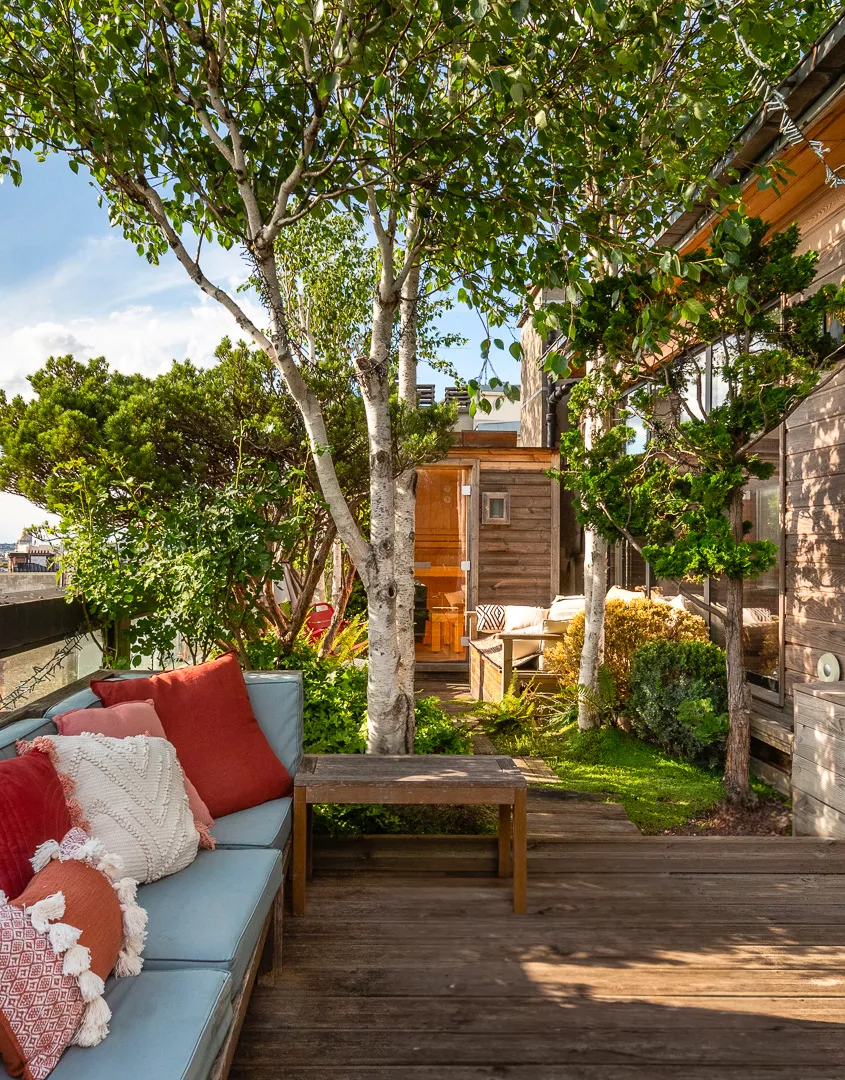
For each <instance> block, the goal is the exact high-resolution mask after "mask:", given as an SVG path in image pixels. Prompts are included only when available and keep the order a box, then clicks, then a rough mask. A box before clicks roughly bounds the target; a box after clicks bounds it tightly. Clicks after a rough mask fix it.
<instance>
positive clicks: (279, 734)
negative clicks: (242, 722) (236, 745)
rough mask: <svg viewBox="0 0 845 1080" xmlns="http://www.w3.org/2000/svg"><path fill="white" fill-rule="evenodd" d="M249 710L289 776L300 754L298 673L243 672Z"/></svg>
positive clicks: (300, 686) (300, 682)
mask: <svg viewBox="0 0 845 1080" xmlns="http://www.w3.org/2000/svg"><path fill="white" fill-rule="evenodd" d="M244 679H245V680H246V688H247V692H248V693H249V700H250V704H251V705H252V711H253V712H254V713H255V719H256V720H257V721H258V724H259V726H260V728H261V730H262V731H263V732H264V734H265V735H266V736H267V742H269V744H270V746H271V747H272V748H273V753H274V754H275V755H276V757H277V758H278V759H279V761H281V763H282V764H283V765H284V766H285V768H286V769H287V771H288V772H289V773H290V774H291V776H295V775H296V769H297V766H298V765H299V759H300V758H301V757H302V672H301V671H247V672H245V673H244Z"/></svg>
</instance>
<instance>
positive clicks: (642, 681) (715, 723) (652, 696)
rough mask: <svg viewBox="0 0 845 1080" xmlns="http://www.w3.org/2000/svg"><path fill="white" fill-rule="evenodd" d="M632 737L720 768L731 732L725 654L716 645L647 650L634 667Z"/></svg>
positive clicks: (659, 645)
mask: <svg viewBox="0 0 845 1080" xmlns="http://www.w3.org/2000/svg"><path fill="white" fill-rule="evenodd" d="M628 708H629V713H630V719H631V727H632V729H633V731H634V732H635V733H636V734H637V735H639V736H640V738H642V739H647V740H648V741H649V742H654V743H657V745H658V746H662V747H664V749H666V750H668V751H670V752H671V753H674V754H678V755H680V756H681V757H685V758H687V759H688V760H689V761H695V762H698V763H700V764H707V765H715V764H716V763H717V762H718V761H719V760H720V758H721V756H722V754H723V752H724V744H725V736H726V735H727V732H728V690H727V681H726V675H725V653H724V650H723V649H720V648H719V646H718V645H714V644H713V642H711V641H661V642H652V643H651V644H648V645H644V646H642V647H641V648H640V649H638V650H637V651H636V653H635V654H634V658H633V662H632V664H631V693H630V697H629V700H628Z"/></svg>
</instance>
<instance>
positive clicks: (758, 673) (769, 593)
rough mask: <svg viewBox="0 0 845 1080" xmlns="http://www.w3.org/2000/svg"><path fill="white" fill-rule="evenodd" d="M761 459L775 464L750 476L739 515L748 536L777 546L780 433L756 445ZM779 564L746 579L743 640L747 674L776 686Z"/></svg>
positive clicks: (755, 679) (778, 528) (778, 540)
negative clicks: (762, 474) (765, 474)
mask: <svg viewBox="0 0 845 1080" xmlns="http://www.w3.org/2000/svg"><path fill="white" fill-rule="evenodd" d="M754 449H755V451H756V453H757V454H758V455H759V456H760V458H762V460H763V461H767V462H770V463H771V464H772V465H773V466H774V472H773V473H772V475H771V476H770V477H769V478H768V479H767V480H752V481H751V483H750V484H749V485H748V487H747V488H746V489H745V501H744V504H743V510H742V515H743V517H744V518H745V519H746V520H747V521H750V522H751V524H752V527H751V532H750V533H749V534H748V538H749V540H770V541H771V542H772V543H773V544H775V545H777V546H780V520H781V505H780V486H781V477H780V435H779V433H778V432H774V433H773V434H772V435H767V436H766V438H765V439H761V440H760V442H759V443H757V445H756V446H755V448H754ZM780 585H781V583H780V567H779V565H778V564H777V563H776V564H775V565H774V566H773V567H772V568H771V569H770V570H767V571H766V572H765V573H764V574H760V575H759V576H758V577H756V578H753V579H752V580H750V581H746V583H745V604H744V608H743V642H744V645H745V665H746V667H747V669H748V673H749V678H750V680H751V681H752V682H754V683H757V684H759V685H760V686H765V687H768V688H769V689H771V690H777V689H778V671H779V663H778V662H779V659H780V652H779V650H780V645H779V633H778V630H779V613H780V607H779V603H778V601H779V597H780Z"/></svg>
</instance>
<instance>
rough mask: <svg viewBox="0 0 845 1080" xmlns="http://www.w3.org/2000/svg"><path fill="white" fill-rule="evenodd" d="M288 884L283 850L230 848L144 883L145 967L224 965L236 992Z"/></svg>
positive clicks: (141, 892)
mask: <svg viewBox="0 0 845 1080" xmlns="http://www.w3.org/2000/svg"><path fill="white" fill-rule="evenodd" d="M281 884H282V856H281V852H278V851H275V850H272V849H269V848H249V849H242V850H235V849H231V848H230V849H224V850H222V851H201V852H200V853H199V855H197V857H196V859H195V860H194V861H193V862H192V863H191V865H190V866H188V867H186V868H185V869H184V870H180V872H179V873H178V874H171V875H170V877H166V878H162V879H161V880H160V881H154V882H152V884H150V885H142V886H141V888H140V889H139V890H138V903H139V904H140V905H141V907H143V908H146V910H147V914H148V915H149V924H148V933H147V944H146V945H145V947H144V966H145V969H147V970H150V971H155V970H163V969H169V968H183V967H189V968H195V967H213V968H219V969H221V970H224V971H228V972H229V973H230V974H231V976H232V988H233V992H234V990H236V989H237V988H238V987H239V986H240V984H241V982H242V981H243V977H244V974H245V973H246V969H247V965H248V963H249V959H250V957H251V956H252V954H253V952H254V951H255V947H256V945H257V944H258V939H259V937H260V936H261V928H262V927H263V925H264V920H265V919H266V918H267V914H268V912H269V911H270V908H271V906H272V904H273V898H274V897H275V895H276V893H277V892H278V891H279V889H280V888H281Z"/></svg>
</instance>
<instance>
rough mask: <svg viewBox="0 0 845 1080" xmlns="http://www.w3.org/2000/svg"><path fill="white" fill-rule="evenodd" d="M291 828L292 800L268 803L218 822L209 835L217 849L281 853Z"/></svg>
mask: <svg viewBox="0 0 845 1080" xmlns="http://www.w3.org/2000/svg"><path fill="white" fill-rule="evenodd" d="M292 824H293V799H271V800H270V802H265V803H261V804H260V805H259V806H251V807H250V808H249V809H248V810H238V812H237V813H236V814H227V815H226V816H225V817H221V818H218V819H217V820H216V821H215V823H214V828H213V829H212V830H211V835H212V836H213V837H214V839H215V840H216V841H217V847H218V849H219V848H245V847H261V848H275V849H276V851H282V850H283V848H284V846H285V844H286V843H287V839H288V837H289V836H290V830H291V825H292Z"/></svg>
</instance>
